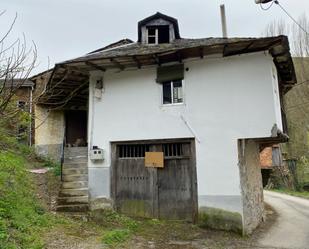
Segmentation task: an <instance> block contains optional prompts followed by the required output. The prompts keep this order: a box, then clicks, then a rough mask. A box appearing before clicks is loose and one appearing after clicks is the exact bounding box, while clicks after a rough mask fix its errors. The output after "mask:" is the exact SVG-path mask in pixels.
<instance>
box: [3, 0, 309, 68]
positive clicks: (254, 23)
mask: <svg viewBox="0 0 309 249" xmlns="http://www.w3.org/2000/svg"><path fill="white" fill-rule="evenodd" d="M223 3H224V4H225V6H226V15H227V23H228V35H229V36H230V37H232V36H233V37H234V36H237V37H252V36H260V35H261V33H262V32H263V30H264V29H265V26H266V25H267V24H268V23H269V22H271V21H272V20H274V19H286V20H287V21H289V20H288V17H287V16H286V15H285V14H284V13H283V12H282V10H281V9H280V8H279V7H278V6H276V5H274V6H273V7H272V8H271V9H270V10H268V11H263V10H261V8H260V6H259V5H256V4H255V3H254V0H154V1H149V0H127V1H126V0H1V3H0V10H6V13H5V15H4V16H1V17H0V34H3V33H4V31H5V30H7V28H8V26H9V25H10V22H11V20H12V19H13V18H14V15H15V12H17V13H18V19H17V22H16V24H15V26H14V30H13V32H12V33H11V34H10V37H9V39H11V40H13V39H14V38H16V37H18V36H21V35H22V33H25V35H26V38H27V40H28V41H31V40H33V41H34V42H35V43H36V45H37V48H38V62H39V65H38V67H37V68H36V69H35V70H34V73H38V72H41V71H43V70H46V69H47V67H48V57H49V58H50V66H51V67H52V66H53V65H54V63H57V62H61V61H63V60H67V59H71V58H74V57H77V56H80V55H83V54H85V53H87V52H90V51H92V50H95V49H97V48H100V47H102V46H105V45H108V44H109V43H112V42H115V41H117V40H120V39H123V38H130V39H132V40H134V41H136V40H137V22H138V21H139V20H141V19H143V18H145V17H147V16H149V15H152V14H154V13H155V12H157V11H160V12H162V13H164V14H167V15H170V16H173V17H175V18H177V19H178V22H179V28H180V35H181V36H182V37H185V38H199V37H211V36H213V37H216V36H221V24H220V10H219V6H220V4H223ZM280 3H281V5H283V6H284V7H285V8H286V9H287V10H288V11H289V12H290V14H291V15H293V16H294V17H298V16H300V15H302V14H304V13H306V11H309V1H308V0H280ZM265 7H266V6H265ZM306 14H308V13H306Z"/></svg>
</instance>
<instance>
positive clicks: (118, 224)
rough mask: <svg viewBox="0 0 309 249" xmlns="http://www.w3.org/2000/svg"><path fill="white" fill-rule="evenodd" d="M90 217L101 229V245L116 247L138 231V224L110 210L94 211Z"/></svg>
mask: <svg viewBox="0 0 309 249" xmlns="http://www.w3.org/2000/svg"><path fill="white" fill-rule="evenodd" d="M90 217H91V219H92V220H93V221H95V222H96V223H97V224H100V226H101V227H102V228H103V230H104V231H103V236H102V239H101V241H102V243H104V244H105V245H108V246H112V247H114V246H116V245H119V244H122V243H124V242H126V241H128V240H129V239H130V238H131V237H132V235H133V234H135V233H136V232H138V231H139V228H140V224H141V223H140V222H139V221H136V220H133V219H131V218H129V217H127V216H125V215H121V214H119V213H116V212H114V211H112V210H94V211H92V212H91V214H90Z"/></svg>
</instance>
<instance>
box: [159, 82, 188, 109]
mask: <svg viewBox="0 0 309 249" xmlns="http://www.w3.org/2000/svg"><path fill="white" fill-rule="evenodd" d="M174 81H181V89H182V102H175V103H174V102H173V101H174V91H173V88H174ZM166 82H171V89H170V91H171V99H172V103H169V104H164V99H163V97H164V96H163V84H164V83H165V82H164V83H162V84H161V87H160V89H161V106H163V107H164V106H177V105H184V104H185V94H184V93H185V91H184V89H185V80H184V79H182V80H170V81H166Z"/></svg>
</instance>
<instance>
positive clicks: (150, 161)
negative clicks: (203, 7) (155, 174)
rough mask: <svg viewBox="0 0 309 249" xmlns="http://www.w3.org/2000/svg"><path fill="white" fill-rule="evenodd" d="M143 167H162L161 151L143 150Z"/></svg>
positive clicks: (162, 156) (162, 157)
mask: <svg viewBox="0 0 309 249" xmlns="http://www.w3.org/2000/svg"><path fill="white" fill-rule="evenodd" d="M145 167H153V168H164V154H163V152H145Z"/></svg>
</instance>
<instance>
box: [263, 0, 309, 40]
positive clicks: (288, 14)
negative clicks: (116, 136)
mask: <svg viewBox="0 0 309 249" xmlns="http://www.w3.org/2000/svg"><path fill="white" fill-rule="evenodd" d="M273 4H276V5H278V6H279V7H280V9H281V10H282V11H283V12H284V13H285V14H286V15H287V16H288V17H289V18H290V19H291V20H292V21H293V22H294V23H295V24H296V25H297V26H298V27H299V28H300V29H301V30H302V31H304V32H305V33H306V34H307V35H309V32H308V31H307V30H306V29H305V28H304V27H303V26H301V25H300V24H299V23H298V22H297V20H296V19H295V18H294V17H293V16H292V15H291V14H290V13H289V12H288V11H287V10H286V9H285V8H284V7H283V6H282V5H281V4H280V3H279V1H278V0H273V1H272V2H271V4H270V5H269V6H268V7H267V8H264V7H263V3H262V2H261V3H260V7H261V9H262V10H265V11H267V10H269V9H270V8H271V7H272V6H273Z"/></svg>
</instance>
